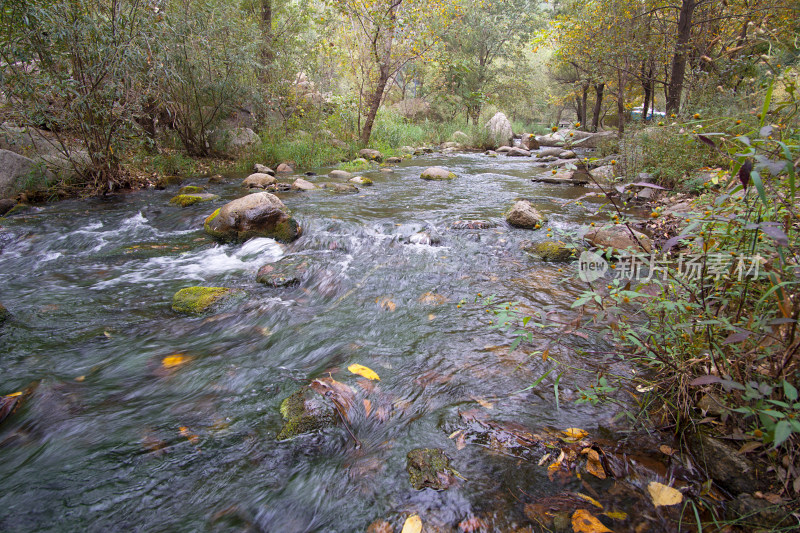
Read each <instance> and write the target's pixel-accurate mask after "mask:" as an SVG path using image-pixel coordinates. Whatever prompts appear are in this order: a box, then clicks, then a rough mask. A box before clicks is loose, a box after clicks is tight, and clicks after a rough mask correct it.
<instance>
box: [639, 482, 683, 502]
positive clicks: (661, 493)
mask: <svg viewBox="0 0 800 533" xmlns="http://www.w3.org/2000/svg"><path fill="white" fill-rule="evenodd" d="M647 492H649V493H650V498H652V499H653V505H655V506H656V507H659V506H661V505H677V504H679V503H681V502H682V501H683V493H682V492H681V491H679V490H677V489H673V488H672V487H669V486H667V485H663V484H661V483H659V482H657V481H651V482H650V484H649V485H647Z"/></svg>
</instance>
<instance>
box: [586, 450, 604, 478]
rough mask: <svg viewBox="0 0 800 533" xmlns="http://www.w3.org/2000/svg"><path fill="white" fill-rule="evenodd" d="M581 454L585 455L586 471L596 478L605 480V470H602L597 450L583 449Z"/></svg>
mask: <svg viewBox="0 0 800 533" xmlns="http://www.w3.org/2000/svg"><path fill="white" fill-rule="evenodd" d="M581 453H582V454H584V455H586V471H587V472H589V473H590V474H592V475H593V476H595V477H597V478H600V479H605V478H606V469H605V468H603V463H602V461H600V454H599V453H597V450H594V449H592V448H584V449H583V450H581Z"/></svg>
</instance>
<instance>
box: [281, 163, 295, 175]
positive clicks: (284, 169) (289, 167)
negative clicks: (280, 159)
mask: <svg viewBox="0 0 800 533" xmlns="http://www.w3.org/2000/svg"><path fill="white" fill-rule="evenodd" d="M277 172H279V173H281V174H285V173H289V172H294V168H293V167H292V165H290V164H289V163H281V164H280V165H278V168H277Z"/></svg>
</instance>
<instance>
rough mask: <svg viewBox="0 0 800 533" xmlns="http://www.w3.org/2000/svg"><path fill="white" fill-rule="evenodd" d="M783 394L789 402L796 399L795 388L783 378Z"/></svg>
mask: <svg viewBox="0 0 800 533" xmlns="http://www.w3.org/2000/svg"><path fill="white" fill-rule="evenodd" d="M783 396H784V397H785V398H786V399H787V400H789V401H790V402H793V401H795V400H797V389H796V388H795V387H794V385H792V384H791V383H789V382H788V381H786V380H785V379H784V380H783Z"/></svg>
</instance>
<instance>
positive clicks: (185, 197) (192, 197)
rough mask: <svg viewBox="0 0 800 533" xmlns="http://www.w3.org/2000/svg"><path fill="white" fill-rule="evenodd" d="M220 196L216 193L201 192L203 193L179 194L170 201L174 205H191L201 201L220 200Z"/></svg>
mask: <svg viewBox="0 0 800 533" xmlns="http://www.w3.org/2000/svg"><path fill="white" fill-rule="evenodd" d="M218 199H219V196H217V195H216V194H209V193H201V194H179V195H178V196H175V197H173V198H172V199H171V200H170V201H169V203H171V204H172V205H179V206H181V207H189V206H190V205H194V204H199V203H201V202H211V201H212V200H218Z"/></svg>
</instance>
